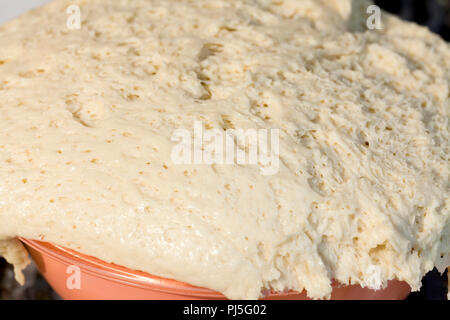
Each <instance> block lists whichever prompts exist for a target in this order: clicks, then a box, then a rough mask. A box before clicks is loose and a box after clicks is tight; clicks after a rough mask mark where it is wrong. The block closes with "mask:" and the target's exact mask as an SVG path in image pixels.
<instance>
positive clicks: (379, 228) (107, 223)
mask: <svg viewBox="0 0 450 320" xmlns="http://www.w3.org/2000/svg"><path fill="white" fill-rule="evenodd" d="M72 4H78V5H80V7H81V13H82V25H81V29H80V30H70V29H68V28H67V26H66V20H67V18H68V15H67V14H66V9H67V7H68V6H69V5H72ZM383 17H384V21H383V26H384V29H383V30H382V31H376V30H375V31H367V32H364V33H363V32H360V33H358V32H355V31H354V30H353V29H352V28H351V27H350V24H351V22H350V20H352V21H354V20H353V19H351V18H350V1H349V0H348V1H347V0H342V1H337V0H335V1H325V0H315V1H313V0H281V1H269V0H258V1H257V0H254V1H251V0H248V1H238V0H233V1H230V0H196V1H187V0H185V1H180V0H177V1H175V0H166V1H156V0H155V1H152V0H145V1H144V0H121V1H117V0H89V1H81V0H80V1H73V0H71V1H64V0H60V1H55V2H53V3H51V4H49V5H47V6H44V7H43V8H41V9H38V10H35V11H32V12H30V13H28V14H26V15H24V16H22V17H21V18H19V19H17V20H15V21H12V22H10V23H8V24H6V25H5V26H3V27H1V28H0V110H1V117H0V128H1V130H0V238H1V239H5V240H7V239H13V238H14V237H16V236H22V237H27V238H32V239H42V240H45V241H51V242H55V243H57V244H60V245H64V246H67V247H70V248H73V249H76V250H79V251H80V252H83V253H86V254H90V255H94V256H96V257H98V258H101V259H104V260H106V261H109V262H115V263H117V264H121V265H124V266H127V267H130V268H134V269H140V270H144V271H147V272H150V273H153V274H156V275H159V276H164V277H169V278H174V279H177V280H181V281H185V282H188V283H191V284H194V285H197V286H203V287H208V288H212V289H215V290H217V291H220V292H222V293H224V294H225V295H226V296H228V297H230V298H250V299H253V298H258V297H260V296H261V294H262V292H263V289H264V288H272V289H275V290H285V289H294V290H302V289H306V290H307V292H308V295H309V296H310V297H312V298H324V297H328V296H329V295H330V292H331V290H332V288H331V279H336V280H338V281H339V282H341V283H343V284H348V283H352V284H354V283H356V284H360V285H362V286H366V287H370V288H380V287H382V286H384V285H386V282H387V280H389V279H394V278H396V279H399V280H404V281H407V282H408V283H409V284H410V286H411V287H412V289H413V290H417V289H419V287H420V281H421V278H422V276H423V275H424V274H425V273H426V272H427V271H428V270H430V269H432V268H433V266H434V265H435V263H436V261H437V260H438V258H439V257H440V255H443V254H447V253H448V252H449V234H448V230H449V200H448V198H449V159H448V151H449V129H448V112H449V80H450V48H449V45H448V44H447V43H445V42H444V41H443V40H441V39H440V38H438V37H437V36H435V35H433V34H431V33H430V32H429V31H427V30H426V29H425V28H422V27H419V26H417V25H414V24H411V23H406V22H402V21H400V20H398V19H397V18H394V17H392V16H389V15H388V14H386V13H384V14H383ZM224 119H226V120H224ZM198 120H201V121H202V122H203V124H204V125H205V127H207V128H209V129H212V128H220V129H222V128H225V127H226V126H230V125H232V126H234V127H236V128H243V129H247V128H259V129H261V128H278V129H280V168H279V172H278V173H277V174H275V175H270V176H264V175H261V174H260V171H259V168H258V167H257V166H251V165H239V166H238V165H176V164H174V163H172V161H171V157H170V155H171V150H172V149H173V147H174V146H175V144H176V143H175V142H174V141H172V140H171V136H172V134H173V132H174V131H175V129H177V128H188V129H191V128H192V125H193V123H194V121H198ZM444 229H445V230H447V231H446V232H444ZM3 244H7V245H8V247H9V249H8V248H3V247H2V246H3ZM11 246H14V248H19V249H20V248H21V247H17V243H16V242H14V241H8V242H2V243H0V253H4V252H6V253H8V252H12V251H11V250H12V249H11V248H12V247H11ZM21 250H23V249H21ZM21 254H23V251H22V253H20V252H19V254H18V255H16V257H21ZM10 260H11V261H12V262H17V261H19V262H18V265H19V266H20V265H21V264H23V263H22V262H23V261H24V260H23V259H19V258H17V259H12V258H10Z"/></svg>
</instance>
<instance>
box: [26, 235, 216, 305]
mask: <svg viewBox="0 0 450 320" xmlns="http://www.w3.org/2000/svg"><path fill="white" fill-rule="evenodd" d="M19 240H20V241H21V242H23V243H24V244H25V245H26V246H28V247H31V248H33V249H34V250H36V251H38V252H40V253H41V254H44V255H46V256H48V257H50V258H52V259H53V260H57V261H59V262H61V263H64V264H66V265H75V266H77V267H79V268H80V269H82V271H83V272H86V273H89V274H90V275H93V276H97V277H100V278H103V279H105V280H109V281H115V282H120V283H122V284H127V285H131V286H134V287H139V288H143V289H148V290H153V291H161V292H171V293H173V292H174V291H176V292H177V293H178V294H183V292H184V294H185V295H189V296H192V295H193V294H194V295H196V296H207V297H214V298H224V296H223V295H222V294H221V293H219V292H216V291H213V290H211V289H207V288H201V287H197V286H193V285H190V284H188V283H185V282H181V281H177V280H173V279H169V278H163V277H158V276H155V275H153V274H150V273H147V272H143V271H139V270H132V269H129V268H126V267H123V266H120V265H117V264H114V263H108V262H106V261H104V260H101V259H98V258H95V257H93V256H89V255H86V254H82V253H80V252H78V251H76V250H73V249H69V248H66V247H63V246H60V245H57V244H54V243H51V242H44V241H39V240H30V239H26V238H22V237H19Z"/></svg>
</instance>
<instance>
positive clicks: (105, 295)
mask: <svg viewBox="0 0 450 320" xmlns="http://www.w3.org/2000/svg"><path fill="white" fill-rule="evenodd" d="M20 240H21V241H22V242H23V244H24V245H25V247H26V249H27V250H28V252H29V253H30V255H31V257H32V258H33V260H34V262H35V263H36V265H37V267H38V269H39V271H40V272H41V273H42V275H43V276H44V277H45V278H46V279H47V281H48V282H49V283H50V285H51V286H52V287H53V289H54V290H55V291H56V292H57V293H58V294H59V295H60V296H61V297H62V298H63V299H70V300H79V299H83V300H84V299H86V300H103V299H114V300H129V299H132V300H219V299H226V297H225V296H224V295H222V294H220V293H218V292H215V291H212V290H209V289H205V288H199V287H195V286H192V285H189V284H187V283H183V282H179V281H175V280H171V279H165V278H161V277H157V276H154V275H151V274H148V273H145V272H141V271H136V270H131V269H128V268H125V267H122V266H118V265H115V264H112V263H107V262H105V261H102V260H99V259H97V258H94V257H91V256H87V255H84V254H81V253H78V252H76V251H74V250H70V249H67V248H64V247H61V246H58V245H55V244H52V243H48V242H40V241H35V240H28V239H23V238H20ZM76 273H78V274H76ZM74 276H77V277H78V278H77V280H76V281H75V282H73V280H74V278H73V277H74ZM409 292H410V287H409V285H408V284H407V283H405V282H401V281H397V280H392V281H389V283H388V286H387V287H386V288H385V289H382V290H377V291H375V290H370V289H367V288H361V287H360V286H358V285H351V286H342V285H339V284H337V283H333V292H332V295H331V299H333V300H396V299H404V298H406V297H407V295H408V294H409ZM264 299H271V300H308V298H307V296H306V293H305V292H302V293H298V292H287V293H270V294H268V295H267V297H265V298H264Z"/></svg>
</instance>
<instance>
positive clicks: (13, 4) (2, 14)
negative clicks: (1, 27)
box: [0, 0, 50, 24]
mask: <svg viewBox="0 0 450 320" xmlns="http://www.w3.org/2000/svg"><path fill="white" fill-rule="evenodd" d="M47 2H50V0H0V24H2V23H4V22H6V21H9V20H11V19H13V18H15V17H17V16H19V15H20V14H21V13H24V12H26V11H28V10H29V9H31V8H34V7H38V6H40V5H43V4H44V3H47Z"/></svg>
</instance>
